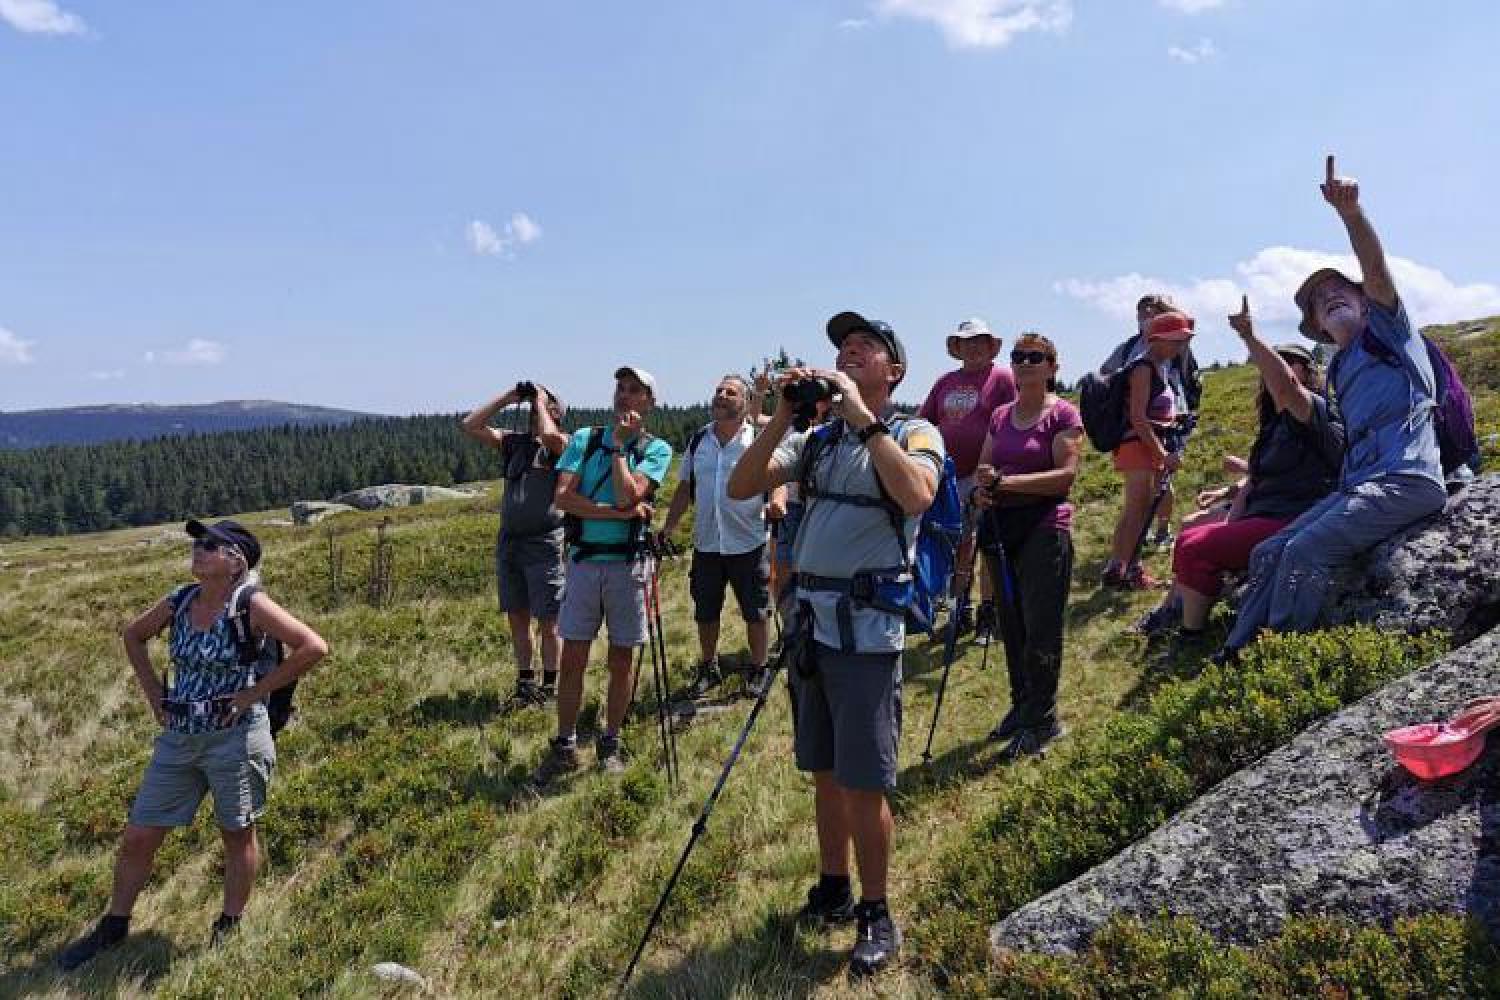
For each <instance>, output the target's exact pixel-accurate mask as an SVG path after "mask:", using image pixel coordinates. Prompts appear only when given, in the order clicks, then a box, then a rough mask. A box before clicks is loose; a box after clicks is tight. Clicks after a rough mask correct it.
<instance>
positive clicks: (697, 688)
mask: <svg viewBox="0 0 1500 1000" xmlns="http://www.w3.org/2000/svg"><path fill="white" fill-rule="evenodd" d="M722 683H724V674H723V673H722V672H721V671H720V670H719V664H718V663H717V662H715V663H700V664H698V676H696V677H694V678H693V683H692V684H691V685H689V686H688V689H687V696H688V697H689V698H704V697H707V696H708V694H709V692H711V691H713V689H714V688H716V687H718V686H719V685H720V684H722Z"/></svg>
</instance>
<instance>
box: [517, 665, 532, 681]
mask: <svg viewBox="0 0 1500 1000" xmlns="http://www.w3.org/2000/svg"><path fill="white" fill-rule="evenodd" d="M516 681H517V683H520V684H535V683H536V671H535V670H532V669H531V668H530V667H523V668H522V669H520V670H517V671H516Z"/></svg>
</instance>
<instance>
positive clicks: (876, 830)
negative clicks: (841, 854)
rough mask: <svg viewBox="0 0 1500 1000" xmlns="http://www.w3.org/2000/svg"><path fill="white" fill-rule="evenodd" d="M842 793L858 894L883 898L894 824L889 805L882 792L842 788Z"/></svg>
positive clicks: (863, 896)
mask: <svg viewBox="0 0 1500 1000" xmlns="http://www.w3.org/2000/svg"><path fill="white" fill-rule="evenodd" d="M843 793H844V803H845V813H846V815H847V816H848V817H849V830H850V832H851V833H852V834H853V836H854V859H855V862H856V863H857V864H858V866H859V894H860V896H861V897H862V898H864V899H884V898H885V893H886V886H885V877H886V872H887V870H888V869H889V868H890V863H891V836H892V832H893V830H894V827H895V822H894V820H893V819H892V818H891V807H890V805H889V804H888V803H887V802H886V799H885V793H884V792H870V791H864V790H861V789H854V788H846V789H844V790H843Z"/></svg>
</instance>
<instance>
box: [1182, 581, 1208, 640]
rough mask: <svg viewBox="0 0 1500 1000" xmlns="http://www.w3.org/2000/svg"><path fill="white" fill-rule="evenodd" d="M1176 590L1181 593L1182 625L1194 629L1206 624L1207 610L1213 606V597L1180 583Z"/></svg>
mask: <svg viewBox="0 0 1500 1000" xmlns="http://www.w3.org/2000/svg"><path fill="white" fill-rule="evenodd" d="M1177 592H1178V593H1179V594H1181V595H1182V627H1183V628H1186V629H1193V630H1194V631H1196V630H1198V629H1201V628H1202V627H1203V626H1204V625H1206V624H1208V612H1209V610H1210V609H1212V608H1213V606H1214V598H1212V597H1209V596H1208V595H1206V594H1200V593H1198V592H1197V591H1196V590H1193V589H1191V588H1189V587H1184V586H1183V585H1182V584H1180V583H1179V584H1178V585H1177Z"/></svg>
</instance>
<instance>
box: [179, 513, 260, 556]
mask: <svg viewBox="0 0 1500 1000" xmlns="http://www.w3.org/2000/svg"><path fill="white" fill-rule="evenodd" d="M182 527H183V530H184V531H186V532H187V533H188V534H189V535H190V536H192V537H193V538H195V539H196V538H212V539H213V540H214V541H216V542H218V543H219V544H220V545H233V546H234V547H235V548H236V549H239V551H240V554H241V555H243V556H244V557H245V565H246V566H247V567H249V568H250V569H254V568H255V567H256V566H257V565H258V564H259V563H260V540H259V539H258V538H256V537H255V536H254V535H253V534H251V533H250V529H248V528H246V527H245V526H244V525H243V524H241V523H240V522H238V521H231V520H228V519H225V520H223V521H215V522H214V523H213V524H204V523H203V522H202V521H200V520H198V519H197V518H194V519H193V520H191V521H189V522H188V523H187V524H184V525H183V526H182Z"/></svg>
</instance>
